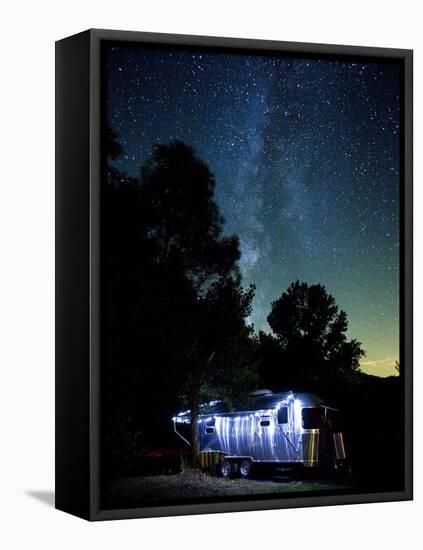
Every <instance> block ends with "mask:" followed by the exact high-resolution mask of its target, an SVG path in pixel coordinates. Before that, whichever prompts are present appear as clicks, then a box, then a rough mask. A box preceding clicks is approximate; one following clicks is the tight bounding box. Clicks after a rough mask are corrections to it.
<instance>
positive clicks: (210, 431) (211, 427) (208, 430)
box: [206, 426, 214, 434]
mask: <svg viewBox="0 0 423 550" xmlns="http://www.w3.org/2000/svg"><path fill="white" fill-rule="evenodd" d="M212 433H214V426H208V427H207V428H206V434H212Z"/></svg>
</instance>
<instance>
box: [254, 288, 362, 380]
mask: <svg viewBox="0 0 423 550" xmlns="http://www.w3.org/2000/svg"><path fill="white" fill-rule="evenodd" d="M267 320H268V323H269V325H270V327H271V328H272V331H273V333H274V335H275V338H274V337H272V336H266V335H264V334H262V335H261V337H260V340H261V344H262V348H263V353H264V355H265V356H267V361H272V359H271V358H272V357H273V363H274V362H275V359H277V360H278V361H279V365H280V368H279V373H278V374H276V373H275V374H274V377H275V376H276V377H279V378H280V380H281V381H282V379H285V380H291V379H294V378H295V380H296V381H297V384H298V383H299V382H300V383H302V384H309V383H310V382H313V381H319V380H320V381H322V380H325V379H326V380H327V379H329V378H333V377H338V378H339V377H343V378H344V379H345V378H349V377H351V376H352V375H353V374H354V373H355V372H356V371H357V369H358V366H359V361H360V358H361V357H362V356H363V355H364V351H363V349H362V348H361V344H360V343H359V342H358V341H357V340H354V339H352V340H348V339H347V330H348V319H347V314H346V313H345V311H343V310H339V308H338V306H337V304H336V302H335V299H334V297H333V296H331V295H330V294H328V293H327V291H326V289H325V287H324V286H322V285H320V284H316V285H308V284H307V283H304V282H303V283H302V282H299V281H296V282H294V283H292V284H291V285H290V287H289V288H288V289H287V290H286V292H284V293H283V294H282V296H281V297H280V298H279V299H278V300H276V301H275V302H273V303H272V307H271V312H270V314H269V316H268V318H267Z"/></svg>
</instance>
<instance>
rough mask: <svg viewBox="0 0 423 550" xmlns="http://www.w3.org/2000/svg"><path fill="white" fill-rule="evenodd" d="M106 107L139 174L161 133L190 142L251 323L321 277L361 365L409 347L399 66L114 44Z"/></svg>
mask: <svg viewBox="0 0 423 550" xmlns="http://www.w3.org/2000/svg"><path fill="white" fill-rule="evenodd" d="M104 55H105V60H104V61H105V65H104V66H105V80H104V82H105V92H106V93H105V97H106V117H107V122H108V124H109V125H110V127H111V128H112V129H113V130H114V131H115V132H117V133H118V135H119V139H120V142H121V144H122V145H123V147H124V155H123V156H122V157H121V158H120V159H118V160H116V161H115V165H116V167H117V168H119V169H120V170H123V171H125V172H127V173H128V174H131V175H135V174H137V173H138V172H139V168H140V166H141V164H142V163H143V162H144V161H145V160H146V159H147V158H148V156H149V155H150V154H151V151H152V147H153V145H154V144H156V143H167V142H169V141H171V140H174V139H180V140H182V141H184V142H186V143H188V144H190V145H192V146H193V147H194V148H195V149H196V151H197V154H198V155H199V156H200V157H201V158H202V159H203V160H205V161H206V162H207V164H208V165H209V168H210V170H211V172H212V173H213V174H214V176H215V178H216V190H215V199H216V201H217V203H218V204H219V207H220V210H221V213H222V214H223V216H224V218H225V221H226V223H225V232H226V233H227V234H237V235H238V236H239V238H240V246H241V260H240V268H241V273H242V277H243V283H244V284H245V285H248V284H250V283H254V284H255V285H256V287H257V288H256V296H255V299H254V303H253V312H252V315H251V318H250V322H252V323H254V327H255V330H256V331H258V330H264V331H266V332H270V328H269V326H268V324H267V321H266V317H267V315H268V314H269V312H270V307H271V302H272V301H274V300H275V299H277V298H278V297H279V296H280V295H281V294H282V292H283V291H284V290H286V288H287V287H288V286H289V284H290V283H291V282H292V281H294V280H296V279H299V280H301V281H306V282H308V283H309V284H313V283H321V284H324V285H325V286H326V289H327V290H328V292H330V293H331V294H332V295H333V296H334V297H335V299H336V301H337V303H338V305H339V306H340V308H342V309H345V311H346V312H347V314H348V317H349V337H351V338H357V339H358V340H359V341H360V342H362V344H363V347H364V349H365V350H366V353H367V356H366V357H365V358H364V359H363V360H362V362H361V368H362V370H364V371H365V372H368V373H370V374H376V375H379V376H387V375H391V374H395V372H396V371H395V368H394V362H395V359H397V358H398V357H399V267H400V259H399V254H400V249H399V243H400V237H399V215H400V201H399V196H400V118H401V113H400V68H399V66H398V65H395V64H388V63H386V64H385V63H377V62H369V61H367V60H366V61H365V62H363V61H360V60H354V59H352V58H351V59H348V60H338V59H337V60H330V59H317V58H309V59H307V58H293V57H283V56H271V55H267V56H266V55H257V56H255V55H246V54H244V53H240V54H228V53H224V52H222V53H220V52H216V51H210V50H209V51H207V50H204V51H201V50H197V51H191V50H185V51H183V50H175V49H173V50H168V49H157V48H155V49H147V48H143V47H128V46H126V45H124V44H122V45H117V46H113V47H112V46H109V47H107V48H106V50H105V52H104Z"/></svg>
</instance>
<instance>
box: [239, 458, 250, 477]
mask: <svg viewBox="0 0 423 550" xmlns="http://www.w3.org/2000/svg"><path fill="white" fill-rule="evenodd" d="M250 475H251V460H243V461H242V462H241V463H240V465H239V476H240V477H241V478H243V479H248V478H249V477H250Z"/></svg>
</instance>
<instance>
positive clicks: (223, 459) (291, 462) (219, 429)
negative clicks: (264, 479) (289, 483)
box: [172, 390, 349, 480]
mask: <svg viewBox="0 0 423 550" xmlns="http://www.w3.org/2000/svg"><path fill="white" fill-rule="evenodd" d="M248 408H249V409H250V410H235V411H234V410H231V411H229V410H228V408H227V407H225V404H224V402H222V401H212V402H211V403H209V404H208V405H204V406H202V409H203V411H206V412H204V413H203V414H201V415H200V416H199V418H198V424H199V426H198V428H199V446H200V448H199V451H200V458H201V463H202V465H208V466H210V465H213V471H214V472H215V473H217V474H218V475H222V476H223V477H226V478H231V477H242V478H248V477H250V476H251V474H252V472H253V471H254V472H255V473H258V471H259V470H260V469H262V471H264V470H265V469H267V470H269V469H270V470H271V471H272V475H273V477H274V478H275V479H280V480H283V479H285V478H286V479H292V477H294V476H301V475H304V474H306V473H309V472H319V473H324V474H326V475H327V474H329V473H332V474H333V473H337V472H341V473H344V474H345V473H348V471H349V467H348V461H347V455H346V451H345V446H344V439H343V435H342V433H341V432H340V431H338V430H337V428H336V425H337V409H334V408H332V407H329V406H328V405H326V404H325V403H324V402H323V401H322V399H321V398H319V397H318V396H317V395H315V394H312V393H298V394H294V393H293V392H288V393H272V392H270V391H268V390H260V391H258V392H255V393H254V395H253V399H252V404H251V405H250V406H249V407H248ZM172 421H173V426H174V430H175V432H176V433H177V434H178V436H179V437H181V438H182V439H183V440H184V441H185V443H187V444H188V445H190V442H189V437H188V433H187V431H188V430H187V428H190V424H191V417H190V411H184V412H180V413H179V414H178V415H177V416H174V417H173V418H172Z"/></svg>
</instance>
